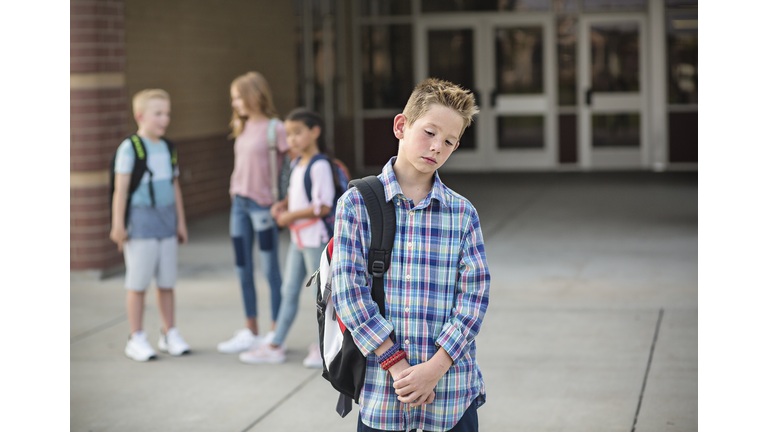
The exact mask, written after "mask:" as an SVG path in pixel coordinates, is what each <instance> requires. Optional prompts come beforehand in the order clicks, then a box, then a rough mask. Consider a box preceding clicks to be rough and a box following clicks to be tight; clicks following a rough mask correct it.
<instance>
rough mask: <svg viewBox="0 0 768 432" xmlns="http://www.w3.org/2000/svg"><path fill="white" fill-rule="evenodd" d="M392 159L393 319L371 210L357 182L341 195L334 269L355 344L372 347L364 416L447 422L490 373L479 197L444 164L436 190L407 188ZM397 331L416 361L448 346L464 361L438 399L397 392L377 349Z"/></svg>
mask: <svg viewBox="0 0 768 432" xmlns="http://www.w3.org/2000/svg"><path fill="white" fill-rule="evenodd" d="M395 160H396V158H392V159H390V161H389V162H388V163H387V165H386V166H385V167H384V169H383V170H382V173H381V174H380V175H379V176H378V177H379V180H381V181H382V183H383V184H384V190H385V194H386V199H387V201H391V200H394V202H395V211H396V214H397V232H396V234H395V244H394V247H393V250H392V260H391V262H392V264H391V267H390V269H389V271H388V272H387V273H386V274H385V276H384V292H385V294H386V315H387V316H386V319H385V318H384V317H382V316H381V314H380V313H379V308H378V306H377V305H376V303H375V302H374V301H373V299H372V298H371V294H370V293H371V287H372V279H371V278H370V277H369V276H368V272H367V263H368V248H369V247H370V239H371V233H370V229H369V219H368V213H367V211H366V210H365V204H364V202H363V198H362V196H361V195H360V193H359V192H358V191H357V189H350V190H349V191H347V192H346V193H345V194H344V195H343V196H342V197H341V198H340V199H339V202H338V204H337V210H336V226H335V229H334V231H335V236H334V237H335V239H334V251H333V259H332V262H331V272H332V278H333V283H334V285H336V287H335V288H334V290H333V302H334V305H335V306H336V308H337V309H336V310H337V313H338V315H339V318H340V319H341V321H342V322H343V323H344V324H345V325H346V326H347V328H349V329H350V331H351V333H352V337H353V339H354V341H355V344H356V345H357V346H358V348H360V351H361V352H362V353H363V354H364V355H367V356H368V366H367V369H366V375H365V384H364V387H363V389H362V391H361V393H360V400H359V402H360V415H361V417H362V420H363V423H365V424H366V425H367V426H369V427H372V428H375V429H383V430H411V429H423V430H429V431H444V430H448V429H450V428H452V427H453V426H455V425H456V423H457V422H458V421H459V420H460V419H461V417H462V415H463V414H464V411H465V410H466V409H467V408H468V407H469V406H470V404H471V403H472V402H473V401H474V400H475V399H476V398H477V399H478V404H480V405H482V404H483V403H484V402H485V383H484V382H483V376H482V374H481V373H480V369H479V368H478V365H477V361H476V359H475V352H476V347H475V337H476V336H477V333H478V332H479V331H480V325H481V324H482V322H483V317H484V316H485V311H486V310H487V308H488V291H489V286H490V279H491V277H490V274H489V272H488V265H487V263H486V260H485V246H484V244H483V235H482V231H481V229H480V221H479V219H478V216H477V211H476V210H475V208H474V206H473V205H472V204H471V203H470V202H469V201H468V200H467V199H466V198H464V197H462V196H461V195H459V194H457V193H456V192H454V191H452V190H451V189H449V188H447V187H446V186H445V185H443V183H442V182H441V181H440V177H439V176H438V175H437V173H435V180H434V184H433V186H432V190H431V191H430V192H429V194H427V196H426V197H425V198H424V199H423V200H422V201H421V202H419V203H413V201H411V200H409V199H408V198H406V197H405V195H404V194H403V191H402V189H401V188H400V184H399V183H398V182H397V179H396V178H395V173H394V171H393V169H392V166H393V165H394V163H395ZM390 334H392V336H393V339H395V341H397V342H400V344H401V346H402V349H403V350H404V351H405V352H406V354H407V356H408V357H407V358H408V363H410V364H411V365H412V366H413V365H417V364H420V363H423V362H426V361H427V360H429V359H430V358H432V356H433V355H435V353H436V352H437V350H438V349H439V347H443V348H444V349H445V350H446V351H447V352H448V354H449V355H450V356H451V358H452V359H453V362H454V364H453V365H452V366H451V367H450V369H449V370H448V372H447V373H446V374H445V375H444V376H443V377H442V378H441V379H440V381H439V382H438V383H437V387H436V388H435V395H436V397H435V400H434V402H433V403H431V404H429V405H422V406H420V407H416V408H410V407H408V406H407V404H403V403H401V402H400V401H398V400H397V394H396V393H395V389H394V387H393V386H392V383H393V380H392V377H391V376H389V373H388V372H385V371H383V370H382V369H381V367H380V366H379V364H378V363H377V362H376V354H375V353H373V351H374V350H375V349H376V348H378V347H379V345H381V343H382V342H383V341H384V340H385V339H386V338H387V337H388V336H390Z"/></svg>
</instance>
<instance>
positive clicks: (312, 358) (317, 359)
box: [304, 342, 323, 369]
mask: <svg viewBox="0 0 768 432" xmlns="http://www.w3.org/2000/svg"><path fill="white" fill-rule="evenodd" d="M304 367H308V368H318V369H319V368H322V367H323V357H322V356H321V355H320V346H319V345H318V344H316V343H314V342H312V344H311V345H310V346H309V354H307V357H306V358H305V359H304Z"/></svg>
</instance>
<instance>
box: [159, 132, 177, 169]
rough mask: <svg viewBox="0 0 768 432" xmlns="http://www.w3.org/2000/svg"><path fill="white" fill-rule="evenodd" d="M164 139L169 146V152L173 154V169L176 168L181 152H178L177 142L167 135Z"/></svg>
mask: <svg viewBox="0 0 768 432" xmlns="http://www.w3.org/2000/svg"><path fill="white" fill-rule="evenodd" d="M163 141H165V145H166V146H167V147H168V153H170V154H171V169H173V170H175V169H176V167H177V166H178V165H179V154H178V153H177V152H176V144H174V143H173V141H171V140H169V139H168V138H166V137H163Z"/></svg>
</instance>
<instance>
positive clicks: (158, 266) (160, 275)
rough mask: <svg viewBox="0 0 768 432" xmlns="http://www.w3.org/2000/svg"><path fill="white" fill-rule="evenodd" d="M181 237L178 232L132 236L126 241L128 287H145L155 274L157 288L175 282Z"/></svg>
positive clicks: (134, 289) (125, 256) (126, 279)
mask: <svg viewBox="0 0 768 432" xmlns="http://www.w3.org/2000/svg"><path fill="white" fill-rule="evenodd" d="M177 250H178V240H177V239H176V236H173V237H166V238H162V239H157V238H138V239H136V238H135V239H130V240H128V241H126V242H125V243H123V257H124V258H125V288H126V289H129V290H131V291H145V290H146V289H147V288H149V283H150V282H151V281H152V276H154V277H155V280H156V282H157V286H158V288H166V289H170V288H173V287H174V286H175V285H176V270H177V267H178V263H177V261H178V260H177Z"/></svg>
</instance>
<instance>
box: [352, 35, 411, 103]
mask: <svg viewBox="0 0 768 432" xmlns="http://www.w3.org/2000/svg"><path fill="white" fill-rule="evenodd" d="M360 36H361V37H360V39H361V41H360V47H361V51H362V52H361V62H362V65H361V69H362V75H363V108H396V109H402V108H403V107H405V103H406V102H408V97H410V95H411V91H413V60H412V57H413V56H412V55H411V26H410V25H408V24H406V25H389V26H387V25H380V26H362V27H361V29H360Z"/></svg>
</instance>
